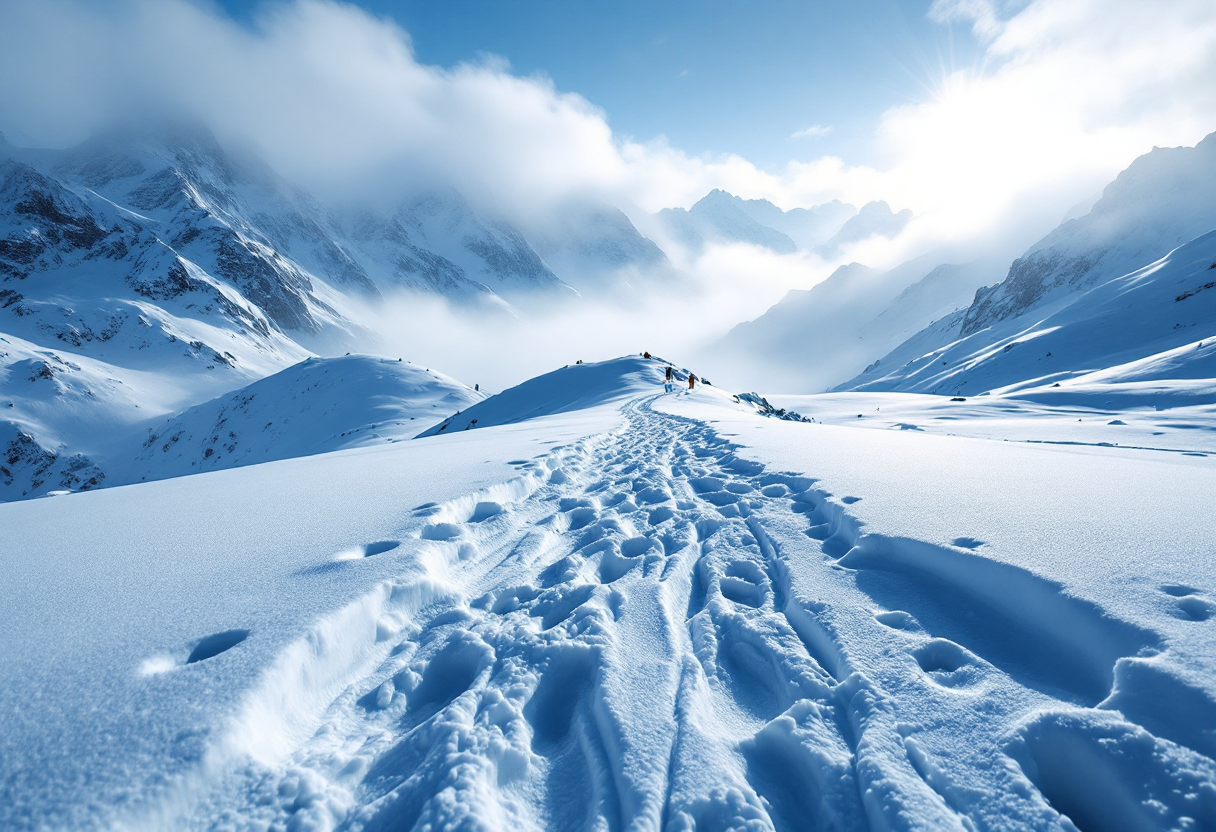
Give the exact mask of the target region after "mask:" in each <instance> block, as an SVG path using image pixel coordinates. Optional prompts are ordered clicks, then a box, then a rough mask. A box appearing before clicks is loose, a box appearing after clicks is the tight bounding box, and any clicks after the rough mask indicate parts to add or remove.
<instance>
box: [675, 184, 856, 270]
mask: <svg viewBox="0 0 1216 832" xmlns="http://www.w3.org/2000/svg"><path fill="white" fill-rule="evenodd" d="M856 213H857V209H855V208H854V207H853V206H851V205H846V204H844V203H841V202H840V201H839V200H834V201H832V202H829V203H826V204H824V205H817V206H815V207H813V208H794V209H791V210H789V211H783V210H782V209H780V208H778V207H777V206H776V205H774V204H773V203H771V202H769V201H768V200H765V199H743V198H741V197H738V196H735V195H733V194H731V193H728V192H727V191H723V190H721V189H717V188H715V189H714V190H712V191H710V192H709V193H708V194H706V195H705V196H704V197H702V198H701V199H700V200H699V201H698V202H697V203H696V204H695V205H693V207H692V208H691V209H689V210H687V211H685V210H684V209H683V208H665V209H663V210H662V211H660V212H659V213H658V214H656V215H655V217H656V219H657V220H658V221H659V223H660V225H661V226H662V227H664V228H665V230H666V232H667V233H668V234H669V235H671V236H673V237H675V238H676V239H677V240H678V241H680V242H681V243H682V244H684V245H686V246H689V247H690V248H693V249H699V248H701V247H703V246H705V245H706V244H707V243H715V242H716V243H750V244H752V245H758V246H763V247H765V248H768V249H771V250H773V251H776V252H778V253H783V254H788V253H790V252H793V251H796V250H798V249H811V248H814V247H815V246H817V245H820V244H821V243H823V242H824V241H825V240H827V239H828V238H830V237H831V236H832V235H833V234H835V233H836V232H838V231H839V230H840V228H841V226H842V225H843V224H844V223H845V222H846V221H847V220H848V219H849V218H851V217H852V216H853V215H855V214H856Z"/></svg>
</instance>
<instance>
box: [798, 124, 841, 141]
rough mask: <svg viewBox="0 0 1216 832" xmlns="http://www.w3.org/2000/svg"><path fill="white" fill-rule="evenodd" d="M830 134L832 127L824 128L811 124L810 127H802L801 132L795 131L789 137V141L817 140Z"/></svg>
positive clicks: (820, 125)
mask: <svg viewBox="0 0 1216 832" xmlns="http://www.w3.org/2000/svg"><path fill="white" fill-rule="evenodd" d="M831 132H832V126H831V125H830V124H829V125H828V126H826V127H825V126H824V125H822V124H812V125H811V126H810V127H803V128H802V129H801V130H795V131H794V132H793V133H792V134H791V135H790V138H791V139H817V138H820V137H821V136H826V135H827V134H828V133H831Z"/></svg>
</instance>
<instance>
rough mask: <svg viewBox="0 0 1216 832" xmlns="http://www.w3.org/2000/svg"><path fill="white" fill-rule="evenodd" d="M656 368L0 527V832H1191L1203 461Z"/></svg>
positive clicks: (1201, 699) (14, 518)
mask: <svg viewBox="0 0 1216 832" xmlns="http://www.w3.org/2000/svg"><path fill="white" fill-rule="evenodd" d="M652 365H653V367H652ZM660 366H661V364H660V363H659V362H652V363H651V364H642V365H640V366H639V364H638V362H637V361H636V360H634V359H620V360H618V361H615V362H606V363H604V364H600V365H578V366H577V367H573V368H567V370H568V371H573V372H568V373H567V374H566V375H564V376H562V378H561V382H562V383H561V385H557V386H560V387H563V388H564V398H563V401H562V402H559V401H557V400H556V398H555V399H553V401H554V406H552V407H546V408H543V410H544V412H546V413H547V414H548V415H545V416H544V417H543V418H536V419H529V420H524V421H516V422H513V423H511V424H502V425H498V426H492V427H482V429H478V430H469V431H459V432H457V433H453V434H445V435H442V436H437V437H430V438H427V439H422V440H418V441H414V442H404V443H397V444H393V445H381V446H375V447H364V448H357V449H353V450H348V451H342V452H338V453H333V454H325V455H320V456H312V457H304V458H297V459H289V460H283V461H279V462H272V463H267V464H264V465H253V466H249V467H245V468H240V469H235V470H227V471H217V472H212V473H207V474H201V475H197V476H190V477H181V478H177V479H173V480H167V481H163V482H157V483H148V484H143V485H134V486H128V487H122V488H114V489H106V490H102V491H98V492H93V493H86V494H74V495H70V496H65V497H60V498H55V499H52V500H36V501H25V502H21V503H11V504H4V505H0V527H3V528H4V529H5V532H6V533H5V534H4V535H0V564H3V566H4V569H5V580H4V581H0V610H3V611H4V613H5V615H4V619H3V620H4V622H5V628H6V629H5V636H6V642H5V649H4V650H3V651H0V759H2V760H3V761H4V777H3V778H0V826H3V827H5V828H20V829H26V828H48V829H49V828H73V829H98V828H154V829H176V828H180V829H197V828H214V827H235V828H253V827H256V828H268V829H277V828H282V829H334V828H342V829H350V830H374V829H396V828H404V829H415V828H433V829H439V828H474V827H476V828H516V829H522V830H533V829H536V830H539V829H600V828H608V829H611V828H622V829H627V828H638V829H684V830H691V829H741V828H746V829H751V830H792V829H801V828H807V827H810V828H816V829H820V828H822V829H849V830H852V829H885V830H894V831H895V832H902V831H903V830H959V831H960V832H961V830H972V829H991V830H1014V829H1017V830H1024V829H1030V830H1053V832H1069V831H1070V830H1075V829H1086V830H1097V829H1102V830H1105V829H1120V828H1128V829H1137V830H1140V829H1143V830H1187V829H1206V828H1211V827H1212V826H1213V825H1214V824H1216V803H1213V801H1212V795H1213V790H1214V789H1216V762H1214V761H1213V758H1214V757H1216V731H1214V730H1213V728H1212V726H1214V725H1216V681H1214V680H1216V636H1214V635H1213V632H1212V629H1211V626H1210V625H1211V624H1212V621H1213V620H1214V619H1216V566H1214V561H1213V559H1212V558H1211V557H1210V541H1211V540H1212V539H1213V537H1216V516H1214V515H1213V514H1212V513H1211V512H1208V511H1204V510H1202V508H1203V505H1202V504H1203V500H1204V499H1205V498H1206V495H1208V494H1211V493H1213V492H1216V467H1213V464H1212V458H1211V457H1201V456H1183V455H1180V454H1162V453H1159V452H1155V451H1136V450H1130V449H1121V448H1113V447H1088V448H1079V447H1073V446H1070V447H1066V448H1064V447H1048V446H1042V445H1026V444H1015V443H1009V442H994V441H983V440H973V439H959V438H955V437H948V436H934V435H928V434H926V433H922V432H919V431H874V430H851V429H849V428H845V427H839V426H827V425H815V424H805V423H793V422H788V421H780V420H776V419H764V418H761V417H759V416H757V415H755V414H752V413H748V412H745V411H744V410H742V409H740V408H738V407H737V406H735V405H734V404H733V403H732V402H731V400H730V398H729V397H727V396H722V395H719V394H718V393H717V391H715V390H713V389H705V390H703V389H698V390H696V391H693V392H692V393H688V392H686V391H682V392H680V393H678V394H675V395H666V396H665V395H657V394H655V393H654V392H653V391H654V390H655V386H654V384H653V379H652V377H651V375H650V373H649V371H650V370H651V369H653V368H655V367H660ZM633 384H640V385H641V386H640V387H639V389H638V392H635V393H634V394H633V395H631V396H626V397H623V398H619V397H617V396H616V395H615V392H613V391H619V390H621V389H624V388H627V387H629V386H631V385H633ZM553 387H554V385H551V384H549V383H547V382H546V383H545V384H544V385H542V386H541V387H540V388H538V389H541V390H551V389H552V388H553ZM606 391H607V392H606ZM490 401H491V402H492V401H493V400H490ZM580 401H581V402H584V403H589V404H592V405H593V406H591V407H587V408H584V409H573V410H572V409H564V410H563V408H564V407H565V404H564V403H563V402H565V403H576V402H580ZM489 403H490V402H487V403H486V404H487V405H488V404H489ZM520 410H521V408H519V407H517V408H516V413H517V414H518V415H520V416H523V415H526V414H523V413H521V412H520ZM478 427H481V426H480V425H479V426H478ZM994 472H999V476H994V475H993V473H994ZM1129 507H1132V508H1133V509H1134V510H1129Z"/></svg>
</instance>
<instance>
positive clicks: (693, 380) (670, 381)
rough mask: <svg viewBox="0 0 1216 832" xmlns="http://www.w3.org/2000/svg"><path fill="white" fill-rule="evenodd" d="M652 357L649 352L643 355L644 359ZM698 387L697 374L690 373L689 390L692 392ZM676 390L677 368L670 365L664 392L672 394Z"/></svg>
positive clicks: (664, 383)
mask: <svg viewBox="0 0 1216 832" xmlns="http://www.w3.org/2000/svg"><path fill="white" fill-rule="evenodd" d="M650 357H651V356H650V351H649V350H647V351H646V352H644V353H642V358H646V359H649V358H650ZM696 386H697V377H696V375H695V374H693V373H691V372H690V373H689V374H688V389H689V390H692V389H693V388H695V387H696ZM675 389H676V370H675V367H672V366H671V365H670V364H668V365H667V374H666V378H665V379H664V381H663V390H664V391H665V392H667V393H671V392H673V391H674V390H675Z"/></svg>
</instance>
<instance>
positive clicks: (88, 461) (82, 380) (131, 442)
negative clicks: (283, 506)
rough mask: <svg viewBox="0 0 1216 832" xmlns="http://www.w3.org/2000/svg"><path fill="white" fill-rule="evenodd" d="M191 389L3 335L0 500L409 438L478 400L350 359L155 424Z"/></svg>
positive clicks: (373, 360)
mask: <svg viewBox="0 0 1216 832" xmlns="http://www.w3.org/2000/svg"><path fill="white" fill-rule="evenodd" d="M186 384H187V387H186V388H185V389H184V390H183V389H175V388H173V387H171V386H169V385H167V383H166V381H165V379H164V378H163V376H161V375H159V374H154V373H137V372H131V371H126V372H123V371H120V370H119V369H118V368H115V367H113V366H111V365H107V364H104V363H101V362H98V361H95V360H91V359H87V358H82V357H79V356H77V357H75V358H71V357H64V356H61V355H59V354H57V353H53V352H48V351H46V350H41V349H39V348H37V347H35V346H34V345H31V344H28V343H26V342H21V341H16V340H15V339H10V338H6V337H5V336H0V389H3V390H4V391H6V392H5V394H4V398H0V453H2V454H3V456H2V457H0V501H2V500H19V499H23V498H28V497H37V496H42V495H44V494H47V493H49V492H55V491H87V490H90V489H96V488H101V487H108V486H115V485H123V484H126V483H131V482H143V481H151V480H160V479H165V478H167V477H178V476H183V475H186V474H195V473H199V472H202V471H214V470H219V469H222V468H232V467H236V466H240V465H252V464H255V463H259V462H267V461H269V460H275V459H285V458H288V457H294V456H306V455H310V454H319V453H325V452H328V451H335V450H340V449H343V448H353V447H361V446H364V445H370V444H377V443H387V442H396V441H399V440H402V439H411V438H413V437H414V436H416V435H417V434H419V433H420V432H422V430H423V429H424V428H426V427H430V426H432V425H434V424H435V423H437V422H439V421H440V420H442V419H444V418H445V417H447V416H448V415H449V414H451V413H453V412H455V411H458V410H460V409H462V408H465V407H468V406H469V405H471V404H474V403H476V402H479V401H481V400H482V399H484V398H485V396H484V394H481V393H478V392H475V391H474V390H472V389H471V388H469V387H466V386H465V385H463V384H461V383H460V382H458V381H455V380H454V379H451V378H448V377H447V376H445V375H443V374H442V373H439V372H436V371H434V370H431V369H429V368H422V367H418V366H417V365H413V364H410V363H408V362H405V361H400V360H398V359H388V358H377V357H373V356H366V355H348V356H345V357H339V358H315V357H314V358H309V359H306V360H304V361H302V362H301V363H299V364H296V365H294V366H291V367H288V368H286V369H284V370H281V371H279V372H278V373H275V374H273V375H271V376H268V377H267V378H264V379H261V380H259V381H255V382H253V383H252V384H249V385H247V386H245V387H241V388H239V389H237V390H235V391H232V392H230V393H226V394H224V395H222V396H219V397H218V398H216V399H213V400H211V401H207V402H204V403H202V404H199V405H196V406H194V407H190V408H188V409H186V410H184V411H182V412H175V413H170V414H169V415H167V416H155V417H153V416H152V414H153V413H158V412H164V411H166V410H173V409H176V407H178V406H179V405H180V402H181V401H183V400H184V399H188V398H190V397H192V396H197V395H199V393H200V390H205V388H197V387H194V386H190V385H189V380H187V381H186Z"/></svg>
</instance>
